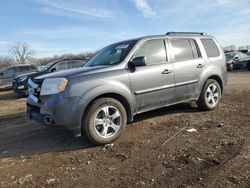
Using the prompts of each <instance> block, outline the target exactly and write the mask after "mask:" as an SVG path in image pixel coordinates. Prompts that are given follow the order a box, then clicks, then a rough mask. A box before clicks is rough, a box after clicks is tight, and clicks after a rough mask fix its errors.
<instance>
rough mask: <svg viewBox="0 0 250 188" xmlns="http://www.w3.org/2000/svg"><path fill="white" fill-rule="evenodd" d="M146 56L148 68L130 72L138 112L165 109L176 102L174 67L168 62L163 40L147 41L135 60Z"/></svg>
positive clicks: (142, 45)
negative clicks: (164, 107)
mask: <svg viewBox="0 0 250 188" xmlns="http://www.w3.org/2000/svg"><path fill="white" fill-rule="evenodd" d="M141 56H144V57H145V58H146V66H140V67H135V70H134V71H131V72H130V81H131V89H132V91H133V92H134V94H135V97H136V106H137V112H144V111H148V110H152V109H156V108H160V107H163V106H165V105H167V104H170V103H172V102H173V101H174V95H175V88H174V73H173V65H172V63H171V62H169V61H168V58H167V54H166V47H165V41H164V40H163V39H152V40H147V41H145V42H144V43H143V44H141V46H140V47H139V48H138V50H137V51H136V52H135V54H134V56H133V58H135V57H141Z"/></svg>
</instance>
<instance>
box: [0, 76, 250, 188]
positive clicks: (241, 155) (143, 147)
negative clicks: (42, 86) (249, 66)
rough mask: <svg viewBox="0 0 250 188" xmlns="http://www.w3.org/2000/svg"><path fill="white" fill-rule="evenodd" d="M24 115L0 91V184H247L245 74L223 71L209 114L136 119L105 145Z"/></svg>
mask: <svg viewBox="0 0 250 188" xmlns="http://www.w3.org/2000/svg"><path fill="white" fill-rule="evenodd" d="M24 112H25V99H16V97H15V96H14V95H13V94H11V93H10V92H1V93H0V187H250V72H234V73H230V74H229V83H228V86H227V88H226V90H225V92H224V94H223V98H222V101H221V103H220V106H219V107H218V108H217V109H216V110H214V111H211V112H201V111H199V110H198V109H197V107H196V105H195V103H193V102H191V103H184V104H180V105H176V106H174V107H169V108H164V109H160V110H157V111H153V112H149V113H145V114H141V115H138V116H136V118H135V122H134V123H132V124H130V125H129V126H128V127H127V129H126V131H125V133H124V134H123V136H122V138H120V139H119V140H117V141H116V142H115V143H114V144H112V145H107V146H105V147H95V146H93V145H92V144H91V143H89V142H88V141H87V140H86V139H84V138H81V137H78V138H75V137H72V135H70V134H69V133H68V132H66V131H63V130H55V129H51V128H43V127H40V126H38V125H37V124H36V123H34V122H32V121H30V120H28V119H27V118H26V117H25V113H24ZM190 128H194V129H196V130H197V132H191V133H190V132H188V131H187V129H190Z"/></svg>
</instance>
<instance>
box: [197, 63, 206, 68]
mask: <svg viewBox="0 0 250 188" xmlns="http://www.w3.org/2000/svg"><path fill="white" fill-rule="evenodd" d="M203 67H204V65H202V64H198V65H197V66H196V68H203Z"/></svg>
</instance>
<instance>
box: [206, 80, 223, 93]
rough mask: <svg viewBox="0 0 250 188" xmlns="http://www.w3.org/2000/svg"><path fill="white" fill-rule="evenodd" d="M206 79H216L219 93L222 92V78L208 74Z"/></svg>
mask: <svg viewBox="0 0 250 188" xmlns="http://www.w3.org/2000/svg"><path fill="white" fill-rule="evenodd" d="M208 79H214V80H216V81H217V82H218V83H219V85H220V88H221V93H223V83H222V80H221V78H220V77H219V76H210V77H209V78H208Z"/></svg>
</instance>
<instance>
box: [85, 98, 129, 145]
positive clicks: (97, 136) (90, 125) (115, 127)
mask: <svg viewBox="0 0 250 188" xmlns="http://www.w3.org/2000/svg"><path fill="white" fill-rule="evenodd" d="M87 110H88V111H87V113H86V115H85V116H84V117H83V121H82V129H83V132H84V135H86V136H87V137H88V138H89V140H90V141H92V142H93V143H95V144H98V145H103V144H108V143H111V142H113V141H114V140H116V139H117V138H118V137H119V136H120V135H121V133H122V132H123V131H124V129H125V126H126V124H127V114H126V110H125V108H124V107H123V105H122V104H121V103H120V102H119V101H117V100H116V99H113V98H100V99H97V100H95V101H94V102H93V103H92V104H91V105H90V107H89V108H88V109H87Z"/></svg>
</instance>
